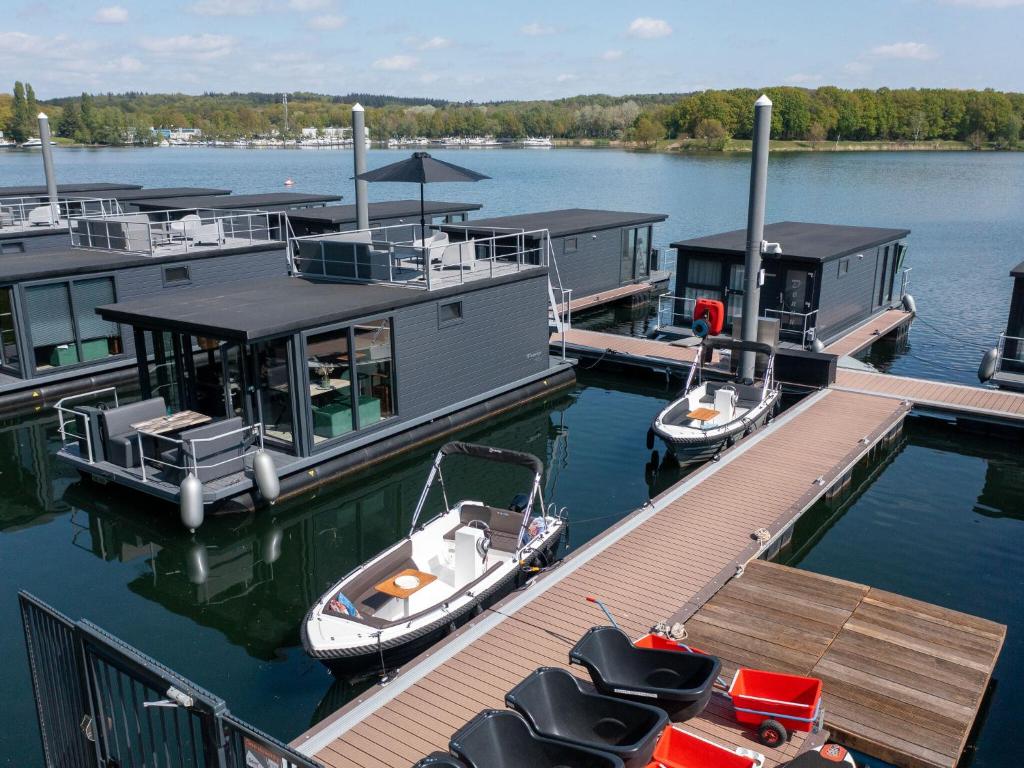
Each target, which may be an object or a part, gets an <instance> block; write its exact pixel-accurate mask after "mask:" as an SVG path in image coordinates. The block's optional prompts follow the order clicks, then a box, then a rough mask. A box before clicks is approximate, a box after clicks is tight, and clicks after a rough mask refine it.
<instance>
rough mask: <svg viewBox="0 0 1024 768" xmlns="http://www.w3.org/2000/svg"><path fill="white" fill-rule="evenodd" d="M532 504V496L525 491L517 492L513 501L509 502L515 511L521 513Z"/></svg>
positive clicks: (510, 507)
mask: <svg viewBox="0 0 1024 768" xmlns="http://www.w3.org/2000/svg"><path fill="white" fill-rule="evenodd" d="M529 504H530V497H529V496H527V495H526V494H525V493H517V494H516V495H515V496H513V497H512V501H511V502H509V505H508V508H509V509H511V510H512V511H513V512H518V513H519V514H520V515H521V514H523V512H525V511H526V507H527V506H529Z"/></svg>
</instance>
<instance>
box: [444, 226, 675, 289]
mask: <svg viewBox="0 0 1024 768" xmlns="http://www.w3.org/2000/svg"><path fill="white" fill-rule="evenodd" d="M667 218H668V216H666V215H665V214H661V213H632V212H627V211H602V210H592V209H586V208H570V209H566V210H560V211H542V212H539V213H523V214H518V215H514V216H496V217H491V218H486V219H473V220H472V221H470V222H467V223H466V224H449V225H442V226H441V229H442V230H443V231H446V232H447V233H448V235H449V237H451V239H453V240H470V239H479V238H481V237H492V236H494V235H495V234H501V233H514V232H518V233H527V234H526V236H525V244H524V248H525V249H527V250H531V251H536V250H537V249H538V248H539V247H540V246H542V245H544V244H547V245H548V248H549V256H550V257H551V262H552V276H551V277H552V282H555V283H557V284H559V285H560V287H561V288H562V289H563V290H566V291H568V290H571V291H572V298H573V299H580V298H583V297H584V296H590V295H592V294H596V293H601V292H603V291H608V290H610V289H613V288H618V287H620V286H623V285H628V284H630V283H637V282H643V281H645V280H648V279H650V276H651V272H652V270H654V269H656V268H657V266H658V265H657V251H656V250H655V249H654V247H653V246H652V228H653V225H654V224H657V223H659V222H662V221H664V220H665V219H667ZM529 233H543V235H533V234H529Z"/></svg>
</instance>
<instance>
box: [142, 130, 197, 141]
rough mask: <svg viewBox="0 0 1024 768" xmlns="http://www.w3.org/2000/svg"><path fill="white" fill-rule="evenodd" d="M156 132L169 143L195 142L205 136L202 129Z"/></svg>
mask: <svg viewBox="0 0 1024 768" xmlns="http://www.w3.org/2000/svg"><path fill="white" fill-rule="evenodd" d="M154 132H155V133H157V134H159V135H160V137H161V138H164V139H167V140H168V141H194V140H196V139H200V138H202V135H203V131H202V129H200V128H155V129H154Z"/></svg>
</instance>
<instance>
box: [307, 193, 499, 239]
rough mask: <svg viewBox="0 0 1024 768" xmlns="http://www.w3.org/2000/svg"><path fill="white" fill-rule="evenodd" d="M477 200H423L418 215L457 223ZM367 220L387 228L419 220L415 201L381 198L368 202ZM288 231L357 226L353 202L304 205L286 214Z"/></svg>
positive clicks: (323, 231) (478, 206)
mask: <svg viewBox="0 0 1024 768" xmlns="http://www.w3.org/2000/svg"><path fill="white" fill-rule="evenodd" d="M482 207H483V206H482V205H481V204H480V203H447V202H440V201H437V200H426V201H424V202H423V208H422V214H423V216H424V220H425V221H426V223H427V225H428V226H430V225H434V224H461V223H462V222H464V221H465V220H466V219H467V218H468V216H469V214H470V213H471V212H473V211H478V210H480V209H481V208H482ZM367 210H368V213H369V220H370V223H371V224H372V225H374V226H379V227H388V226H391V225H394V224H418V223H419V221H420V214H421V209H420V201H419V200H385V201H382V202H379V203H368V204H367ZM288 221H290V222H291V225H292V232H294V233H295V234H296V235H298V236H300V237H302V236H305V235H322V234H327V233H329V232H347V231H351V230H354V229H356V228H357V225H356V206H355V205H325V206H323V207H320V208H304V209H302V210H298V211H292V212H290V213H289V214H288Z"/></svg>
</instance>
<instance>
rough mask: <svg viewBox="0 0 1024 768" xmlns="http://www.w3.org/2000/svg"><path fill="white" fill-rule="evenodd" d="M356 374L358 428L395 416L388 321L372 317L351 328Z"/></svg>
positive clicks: (389, 325) (389, 322)
mask: <svg viewBox="0 0 1024 768" xmlns="http://www.w3.org/2000/svg"><path fill="white" fill-rule="evenodd" d="M353 330H354V332H355V343H356V370H357V372H358V374H359V427H360V428H361V429H362V428H365V427H368V426H370V425H371V424H375V423H376V422H378V421H380V420H381V419H387V418H389V417H391V416H393V415H394V404H393V403H394V397H393V389H394V370H393V366H392V360H391V321H390V320H375V321H373V322H370V323H362V324H360V325H357V326H356V327H355V328H354V329H353Z"/></svg>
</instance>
